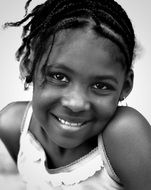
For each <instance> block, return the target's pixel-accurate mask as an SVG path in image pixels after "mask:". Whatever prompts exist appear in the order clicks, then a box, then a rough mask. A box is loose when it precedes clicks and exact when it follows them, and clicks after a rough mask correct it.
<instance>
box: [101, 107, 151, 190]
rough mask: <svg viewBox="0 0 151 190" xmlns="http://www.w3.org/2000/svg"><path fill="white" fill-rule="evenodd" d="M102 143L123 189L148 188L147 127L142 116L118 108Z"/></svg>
mask: <svg viewBox="0 0 151 190" xmlns="http://www.w3.org/2000/svg"><path fill="white" fill-rule="evenodd" d="M103 140H104V144H105V147H106V151H107V155H108V157H109V160H110V162H111V165H112V167H113V169H114V170H115V172H116V173H117V175H118V176H119V178H120V179H121V180H122V182H123V184H124V185H125V186H126V187H128V188H127V189H129V190H131V189H137V190H139V189H141V190H149V189H151V126H150V124H149V123H148V121H147V120H146V119H145V118H144V117H143V115H142V114H141V113H139V112H138V111H137V110H135V109H133V108H130V107H119V108H118V109H117V112H116V114H115V116H114V118H113V119H112V120H111V122H110V123H109V125H108V126H107V127H106V129H105V131H104V133H103ZM144 184H146V185H145V186H144Z"/></svg>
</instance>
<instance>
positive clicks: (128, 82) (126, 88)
mask: <svg viewBox="0 0 151 190" xmlns="http://www.w3.org/2000/svg"><path fill="white" fill-rule="evenodd" d="M133 79H134V72H133V70H132V69H131V70H130V71H129V72H128V73H127V74H126V77H125V81H124V84H123V88H122V91H121V95H120V101H122V100H124V99H125V98H126V97H127V96H128V95H129V94H130V92H131V90H132V88H133Z"/></svg>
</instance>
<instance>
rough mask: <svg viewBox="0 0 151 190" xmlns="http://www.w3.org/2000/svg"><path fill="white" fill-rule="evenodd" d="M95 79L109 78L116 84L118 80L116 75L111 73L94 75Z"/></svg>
mask: <svg viewBox="0 0 151 190" xmlns="http://www.w3.org/2000/svg"><path fill="white" fill-rule="evenodd" d="M94 79H95V80H111V81H113V82H114V83H116V84H118V83H119V82H118V80H117V79H116V77H114V76H112V75H102V76H95V77H94Z"/></svg>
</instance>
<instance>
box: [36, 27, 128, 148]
mask: <svg viewBox="0 0 151 190" xmlns="http://www.w3.org/2000/svg"><path fill="white" fill-rule="evenodd" d="M46 56H47V57H46ZM46 59H47V61H48V62H47V65H46V68H45V82H44V84H42V85H41V82H40V81H41V77H40V76H41V67H42V66H41V65H43V64H44V63H43V60H46ZM124 61H125V59H124V55H123V54H122V53H121V52H120V49H119V48H118V47H117V46H116V45H115V44H114V43H112V42H111V41H110V40H108V39H105V38H103V37H97V36H96V35H95V34H94V33H93V32H92V31H91V30H88V31H82V30H77V31H75V32H71V31H70V32H67V33H66V35H64V37H62V38H59V39H58V41H57V42H56V43H55V45H54V47H53V50H52V52H51V54H50V55H49V57H48V53H46V54H44V56H43V58H42V60H41V63H40V65H39V67H38V68H37V71H36V74H35V80H34V90H33V100H32V103H33V113H34V117H35V118H36V119H37V121H38V122H39V125H40V127H42V128H43V130H44V131H45V135H46V137H47V138H48V139H49V140H51V141H52V142H53V143H55V144H57V145H58V146H61V147H64V148H74V147H76V146H78V145H80V144H82V143H84V142H85V141H86V140H88V139H89V138H91V137H93V136H95V135H97V134H99V133H100V132H102V130H103V129H104V128H105V126H106V124H107V123H108V122H109V120H110V119H111V117H112V116H113V114H114V113H115V110H116V108H117V105H118V101H119V98H120V97H121V96H122V95H123V93H124V90H125V83H126V82H127V81H128V80H127V78H126V76H125V70H124V68H123V66H122V64H124ZM127 83H128V82H127Z"/></svg>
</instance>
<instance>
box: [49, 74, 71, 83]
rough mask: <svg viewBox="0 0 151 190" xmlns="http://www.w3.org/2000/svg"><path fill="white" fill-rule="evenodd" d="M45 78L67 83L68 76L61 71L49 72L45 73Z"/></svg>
mask: <svg viewBox="0 0 151 190" xmlns="http://www.w3.org/2000/svg"><path fill="white" fill-rule="evenodd" d="M47 80H49V81H51V82H56V83H68V82H69V79H68V77H67V76H66V75H65V74H63V73H49V74H48V75H47Z"/></svg>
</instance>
